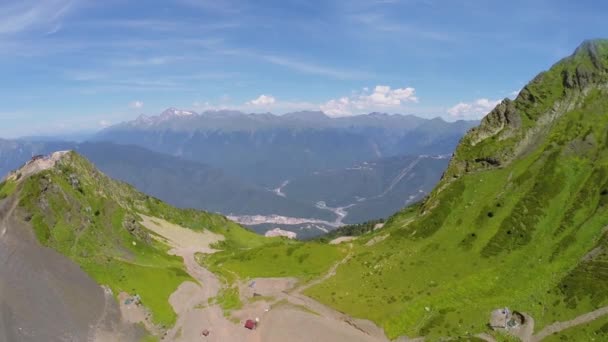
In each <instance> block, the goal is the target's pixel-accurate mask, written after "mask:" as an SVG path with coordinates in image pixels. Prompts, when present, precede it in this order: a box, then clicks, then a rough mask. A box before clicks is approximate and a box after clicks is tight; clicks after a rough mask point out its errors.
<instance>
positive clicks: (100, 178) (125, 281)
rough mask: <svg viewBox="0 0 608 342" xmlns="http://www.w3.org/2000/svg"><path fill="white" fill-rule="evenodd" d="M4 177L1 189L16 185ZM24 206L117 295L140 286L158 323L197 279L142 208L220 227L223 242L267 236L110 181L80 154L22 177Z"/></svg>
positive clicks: (247, 243) (41, 231)
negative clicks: (146, 221)
mask: <svg viewBox="0 0 608 342" xmlns="http://www.w3.org/2000/svg"><path fill="white" fill-rule="evenodd" d="M14 188H15V186H14V184H10V183H5V184H3V185H2V186H1V187H0V192H1V193H5V192H6V193H8V191H9V190H10V191H11V192H12V191H14ZM18 195H19V196H20V198H21V201H20V206H21V207H22V208H23V209H24V210H25V211H26V220H29V221H31V223H32V225H33V227H34V230H35V232H36V235H37V237H38V240H39V241H40V242H41V243H42V244H43V245H46V246H48V247H51V248H53V249H55V250H57V251H59V252H61V253H62V254H64V255H66V256H68V257H69V258H70V259H72V260H73V261H75V262H76V263H77V264H79V265H80V266H81V267H82V268H83V270H85V271H86V272H87V273H88V274H89V275H91V276H92V277H93V278H94V279H95V280H96V281H97V282H98V283H100V284H104V285H108V286H109V287H110V288H111V289H112V290H113V292H114V293H115V294H118V293H119V292H121V291H125V292H128V293H132V294H134V293H137V294H139V295H140V296H141V298H142V302H143V304H144V305H145V306H147V307H148V308H149V309H150V310H151V312H152V314H153V319H154V321H155V322H157V323H159V324H162V325H165V326H171V325H172V324H173V323H174V322H175V319H176V316H175V313H174V312H173V309H172V308H171V306H170V304H169V302H168V299H169V296H170V295H171V293H173V292H174V291H175V290H176V289H177V287H178V286H179V284H181V283H182V282H183V281H186V280H192V278H191V277H190V276H189V275H188V274H187V273H186V272H185V269H184V266H183V262H182V260H181V258H178V257H174V256H170V255H168V254H167V250H168V247H167V246H165V245H163V244H161V243H159V242H157V241H155V240H154V239H152V238H151V236H150V235H149V234H148V231H147V230H146V229H144V228H143V227H142V226H141V225H140V224H139V221H140V218H139V215H138V214H139V213H142V214H146V215H150V216H156V217H160V218H163V219H166V220H168V221H170V222H173V223H176V224H179V225H182V226H184V227H188V228H191V229H194V230H202V229H209V230H211V231H214V232H217V233H220V234H223V235H224V236H225V237H226V240H225V241H224V242H222V244H223V245H225V246H231V247H238V248H245V247H246V248H250V247H254V246H258V245H260V244H262V243H264V238H263V237H260V236H258V235H256V234H254V233H253V232H250V231H247V230H245V229H243V228H242V227H240V226H238V225H237V224H235V223H233V222H231V221H229V220H227V219H226V218H225V217H223V216H219V215H215V214H209V213H205V212H199V211H194V210H179V209H176V208H174V207H171V206H169V205H167V204H165V203H163V202H161V201H159V200H157V199H155V198H152V197H149V196H146V195H143V194H141V193H139V192H137V191H136V190H135V189H134V188H132V187H131V186H129V185H127V184H124V183H120V182H116V181H113V180H111V179H109V178H108V177H106V176H105V175H103V174H102V173H100V172H99V171H97V170H96V169H95V168H94V167H93V166H92V165H91V164H90V163H89V162H88V161H87V160H85V159H84V158H82V157H80V156H79V155H77V154H76V153H73V152H71V153H69V154H67V155H65V156H64V157H63V158H62V159H61V160H60V161H59V162H58V164H57V165H56V166H55V167H54V168H52V169H49V170H46V171H43V172H40V173H38V174H35V175H33V176H31V177H30V178H28V179H26V180H24V181H23V183H22V184H21V185H20V186H19V190H18Z"/></svg>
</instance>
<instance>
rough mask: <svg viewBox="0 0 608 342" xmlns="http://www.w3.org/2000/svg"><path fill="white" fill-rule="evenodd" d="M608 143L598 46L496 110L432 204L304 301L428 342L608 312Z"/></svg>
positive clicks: (604, 51)
mask: <svg viewBox="0 0 608 342" xmlns="http://www.w3.org/2000/svg"><path fill="white" fill-rule="evenodd" d="M607 132H608V41H606V40H598V41H589V42H585V43H584V44H582V45H581V46H580V47H579V48H578V49H577V50H576V52H575V53H574V54H573V55H572V56H570V57H568V58H565V59H563V60H562V61H560V62H559V63H557V64H555V65H554V66H553V67H552V68H551V69H550V70H549V71H547V72H543V73H541V74H539V75H538V76H537V77H536V78H534V80H533V81H532V82H530V83H529V84H528V85H527V86H526V87H525V88H524V89H523V90H522V91H521V93H520V94H519V96H518V97H517V99H515V100H514V101H511V100H508V99H505V100H504V101H503V102H502V103H501V104H500V105H498V106H497V107H496V108H495V109H494V110H493V111H492V112H491V113H489V114H488V116H486V118H484V119H483V121H482V123H481V125H480V126H479V127H478V128H475V129H473V130H471V131H470V132H469V133H468V134H467V136H465V138H463V140H462V141H461V143H460V145H459V146H458V148H457V150H456V153H455V156H454V157H453V159H452V161H451V162H450V165H449V167H448V170H447V172H446V173H445V175H444V177H443V179H442V181H441V182H440V184H439V185H438V186H437V187H436V189H435V190H434V191H433V192H432V194H431V195H430V196H429V197H428V198H427V199H426V200H425V201H424V203H422V205H421V206H420V207H419V208H417V209H416V210H412V209H408V210H406V211H404V212H401V213H398V214H396V215H395V216H393V217H392V218H391V219H390V220H389V221H388V222H387V224H386V226H385V228H384V229H382V230H380V231H377V232H374V233H372V234H371V235H366V236H365V239H359V240H356V241H355V243H356V244H357V247H356V248H355V255H354V257H353V258H352V259H350V261H349V262H347V263H346V264H345V265H343V266H341V267H340V268H339V269H338V273H337V275H336V276H335V277H332V278H330V279H329V280H328V281H326V282H324V283H322V284H320V285H318V286H315V287H312V288H310V289H309V290H308V294H309V295H310V296H312V297H314V298H316V299H318V300H320V301H322V302H324V303H326V304H328V305H331V306H333V307H336V308H337V309H338V310H340V311H343V312H346V313H349V314H351V315H353V316H356V317H364V318H369V319H372V320H373V321H375V322H377V323H379V324H380V325H381V326H382V327H384V329H385V330H386V332H387V335H389V337H397V336H399V335H404V334H405V335H408V336H421V335H425V336H429V337H430V338H431V339H438V338H439V337H441V336H444V337H446V336H451V337H455V336H467V335H470V334H476V333H480V332H484V331H486V330H487V328H486V324H487V323H488V318H489V313H490V311H491V310H493V309H495V308H500V307H505V306H508V307H510V308H513V309H515V310H519V311H523V312H526V313H528V314H530V315H531V316H532V317H533V318H534V319H535V321H536V328H535V330H540V329H542V328H543V327H544V326H546V325H548V324H550V323H552V322H555V321H567V320H570V319H572V318H574V317H576V316H578V315H580V314H583V313H586V312H589V311H592V310H594V309H597V308H599V307H602V306H606V305H608V253H607V252H606V251H608V237H607V236H606V235H605V227H606V226H607V224H608V206H607V204H608V133H607ZM379 237H386V238H385V239H384V240H382V239H380V238H379ZM372 239H374V240H372ZM368 242H369V243H368ZM353 284H357V286H353Z"/></svg>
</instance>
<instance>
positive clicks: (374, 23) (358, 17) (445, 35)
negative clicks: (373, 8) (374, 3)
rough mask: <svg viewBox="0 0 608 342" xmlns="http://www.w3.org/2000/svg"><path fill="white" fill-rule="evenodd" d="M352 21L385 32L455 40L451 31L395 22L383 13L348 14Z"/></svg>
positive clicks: (438, 39) (410, 36) (433, 39)
mask: <svg viewBox="0 0 608 342" xmlns="http://www.w3.org/2000/svg"><path fill="white" fill-rule="evenodd" d="M348 17H349V18H350V20H352V21H353V22H355V23H357V24H360V25H364V26H365V27H366V28H367V29H370V30H373V31H380V32H385V33H393V34H399V35H400V36H407V37H409V38H416V39H423V40H432V41H437V42H455V41H456V40H457V39H456V37H455V34H454V33H453V32H442V31H435V30H431V29H427V28H424V27H422V26H416V25H412V24H409V23H404V22H403V21H399V22H395V21H393V20H391V19H390V18H389V17H388V16H386V15H385V14H383V13H378V12H372V13H369V12H366V13H356V14H351V15H349V16H348Z"/></svg>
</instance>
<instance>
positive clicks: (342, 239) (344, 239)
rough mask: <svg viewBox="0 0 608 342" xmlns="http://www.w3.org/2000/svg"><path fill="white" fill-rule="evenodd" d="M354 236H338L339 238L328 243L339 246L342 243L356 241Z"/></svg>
mask: <svg viewBox="0 0 608 342" xmlns="http://www.w3.org/2000/svg"><path fill="white" fill-rule="evenodd" d="M356 238H357V237H356V236H340V237H339V238H335V239H333V240H331V241H330V242H329V244H330V245H339V244H341V243H342V242H349V241H352V240H354V239H356Z"/></svg>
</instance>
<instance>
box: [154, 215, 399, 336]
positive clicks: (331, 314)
mask: <svg viewBox="0 0 608 342" xmlns="http://www.w3.org/2000/svg"><path fill="white" fill-rule="evenodd" d="M143 219H144V221H143V222H142V223H143V224H144V226H146V227H147V228H148V229H150V230H152V231H154V232H155V233H157V234H159V235H160V236H162V237H163V238H164V241H165V242H166V243H168V244H169V245H170V246H172V249H171V250H170V251H169V253H171V254H174V255H178V256H181V257H182V258H183V259H184V265H185V267H186V271H187V272H188V273H189V274H190V275H191V276H192V277H193V278H194V279H195V280H196V281H197V282H198V284H196V283H193V282H184V283H183V284H181V285H180V286H179V287H178V289H177V290H176V291H175V292H174V293H173V294H172V295H171V297H170V298H169V301H170V303H171V305H172V306H173V309H174V310H175V312H176V313H177V316H178V318H177V323H176V324H175V326H174V327H173V328H172V329H171V330H169V331H168V332H167V334H166V335H165V336H164V337H163V341H198V340H205V341H239V342H242V341H245V342H261V341H264V342H283V341H286V340H289V341H295V342H298V341H302V342H304V341H311V337H312V336H313V335H314V336H316V337H315V340H318V341H345V342H346V341H360V342H375V341H387V340H386V338H385V337H384V333H383V332H382V330H381V329H379V328H377V327H376V326H375V325H374V324H373V323H371V322H369V321H364V320H355V319H352V318H350V317H348V316H347V315H344V314H342V313H340V312H338V311H335V310H333V309H331V308H329V307H326V306H325V305H323V304H321V303H318V302H316V301H315V300H313V299H311V298H309V297H306V296H304V295H303V294H302V291H304V290H305V289H307V288H309V287H311V286H314V285H316V284H318V283H320V282H322V281H324V280H326V279H328V278H330V277H332V276H334V275H335V273H336V270H337V269H338V267H339V266H340V265H342V264H343V263H345V262H346V261H348V259H349V258H350V257H351V255H350V254H349V255H347V256H346V257H345V258H344V259H342V260H341V261H340V262H338V263H336V264H334V265H333V266H332V267H331V268H330V269H329V270H328V272H327V273H326V274H325V275H324V276H323V277H321V278H319V279H317V280H315V281H313V282H310V283H307V284H305V285H303V286H300V287H297V288H295V289H294V285H295V284H296V280H295V279H291V278H265V279H260V280H258V281H259V283H260V285H259V286H260V287H265V289H266V291H268V293H266V294H265V295H268V296H272V297H273V299H271V300H269V301H264V300H262V301H255V302H249V303H247V304H245V306H244V307H243V308H242V310H239V311H238V312H236V313H233V315H232V316H231V317H226V316H224V312H223V310H222V309H221V308H220V307H219V306H218V305H216V304H210V303H209V300H210V299H211V298H213V297H215V296H217V294H218V292H219V291H220V290H221V289H222V286H223V284H222V283H221V282H220V280H219V279H218V278H217V277H216V276H215V275H214V274H213V273H211V272H209V271H208V270H207V269H205V268H204V267H202V266H200V265H199V264H198V262H197V261H196V259H195V255H196V253H198V252H201V253H213V252H215V251H214V250H213V249H211V248H210V247H209V245H210V244H211V243H213V242H216V241H219V239H221V238H222V237H221V236H219V235H216V234H212V233H210V232H204V233H201V232H193V231H192V230H190V229H186V228H183V227H179V226H176V225H173V224H171V223H169V222H166V221H163V220H160V219H157V218H151V217H145V216H144V217H143ZM193 233H194V234H199V235H200V236H192V235H191V234H193ZM244 288H248V286H245V287H244ZM289 289H291V291H289ZM262 292H264V291H262ZM246 301H247V300H246ZM278 302H285V303H289V305H278V306H273V304H277V303H278ZM302 308H305V310H303V309H302ZM256 317H259V318H260V319H261V321H260V325H259V327H258V329H256V330H253V331H251V330H247V329H245V328H244V327H243V321H244V320H245V319H253V318H256ZM234 320H236V321H238V322H235V321H234ZM303 327H306V328H304V329H303ZM203 329H208V330H209V331H210V334H209V336H207V337H204V339H203V337H202V336H201V332H202V330H203Z"/></svg>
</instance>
